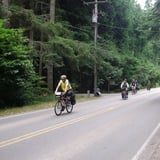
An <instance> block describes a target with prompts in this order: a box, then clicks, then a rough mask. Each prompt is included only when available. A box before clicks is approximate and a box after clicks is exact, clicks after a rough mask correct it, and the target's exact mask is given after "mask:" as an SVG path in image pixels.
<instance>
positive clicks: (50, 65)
mask: <svg viewBox="0 0 160 160" xmlns="http://www.w3.org/2000/svg"><path fill="white" fill-rule="evenodd" d="M55 2H56V0H50V21H51V22H52V23H55ZM47 81H48V89H49V90H50V91H53V61H52V60H50V61H49V63H48V66H47Z"/></svg>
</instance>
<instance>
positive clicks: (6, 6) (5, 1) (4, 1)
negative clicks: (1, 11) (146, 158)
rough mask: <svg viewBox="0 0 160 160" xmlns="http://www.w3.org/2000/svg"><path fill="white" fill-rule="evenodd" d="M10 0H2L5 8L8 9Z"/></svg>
mask: <svg viewBox="0 0 160 160" xmlns="http://www.w3.org/2000/svg"><path fill="white" fill-rule="evenodd" d="M8 1H9V0H2V4H3V6H4V8H5V10H8V4H9V2H8Z"/></svg>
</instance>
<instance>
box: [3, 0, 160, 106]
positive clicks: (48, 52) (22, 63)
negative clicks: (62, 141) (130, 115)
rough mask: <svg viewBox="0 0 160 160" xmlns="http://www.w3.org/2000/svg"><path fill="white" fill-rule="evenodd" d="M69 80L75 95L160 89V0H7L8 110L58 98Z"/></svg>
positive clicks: (5, 97)
mask: <svg viewBox="0 0 160 160" xmlns="http://www.w3.org/2000/svg"><path fill="white" fill-rule="evenodd" d="M96 6H97V10H96V9H95V8H96ZM95 16H96V20H95V19H94V18H95ZM95 29H96V30H95ZM61 74H66V75H67V77H68V79H69V80H70V83H71V85H72V87H73V90H74V91H75V93H86V92H87V90H90V91H91V92H92V93H94V89H95V87H97V88H100V89H101V92H102V93H106V92H116V91H119V85H120V83H121V81H122V80H123V79H124V78H127V80H128V82H131V80H132V79H137V80H138V82H139V84H140V87H141V88H143V87H145V86H146V83H147V81H148V80H150V81H151V83H152V86H153V87H157V86H159V85H160V0H155V3H154V4H153V3H152V0H146V5H145V9H141V7H140V5H139V4H138V3H137V2H136V0H107V1H102V0H32V1H31V0H1V1H0V109H2V108H5V107H11V106H23V105H25V104H29V103H32V101H34V99H36V98H37V97H39V96H43V95H46V94H53V93H54V90H55V88H56V85H57V83H58V81H59V78H60V75H61Z"/></svg>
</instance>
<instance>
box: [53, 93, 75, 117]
mask: <svg viewBox="0 0 160 160" xmlns="http://www.w3.org/2000/svg"><path fill="white" fill-rule="evenodd" d="M55 96H56V97H58V100H57V102H56V104H55V106H54V112H55V114H56V115H57V116H60V115H61V114H62V112H63V111H64V110H65V109H66V111H67V113H71V112H72V110H73V105H72V104H71V97H70V96H65V95H63V92H57V93H55Z"/></svg>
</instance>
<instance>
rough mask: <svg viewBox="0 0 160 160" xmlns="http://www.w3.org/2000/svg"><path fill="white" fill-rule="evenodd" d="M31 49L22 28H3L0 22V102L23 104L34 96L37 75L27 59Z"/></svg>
mask: <svg viewBox="0 0 160 160" xmlns="http://www.w3.org/2000/svg"><path fill="white" fill-rule="evenodd" d="M30 52H31V49H30V48H29V47H28V40H27V39H26V38H24V37H23V36H22V30H14V29H5V28H3V27H2V22H1V23H0V73H1V74H0V91H1V92H0V104H1V107H3V106H6V105H9V106H10V105H23V104H26V103H28V102H31V101H32V100H33V97H34V93H35V89H36V83H37V81H38V77H37V76H36V74H35V72H34V68H33V65H32V63H31V61H30V60H29V54H30Z"/></svg>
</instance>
